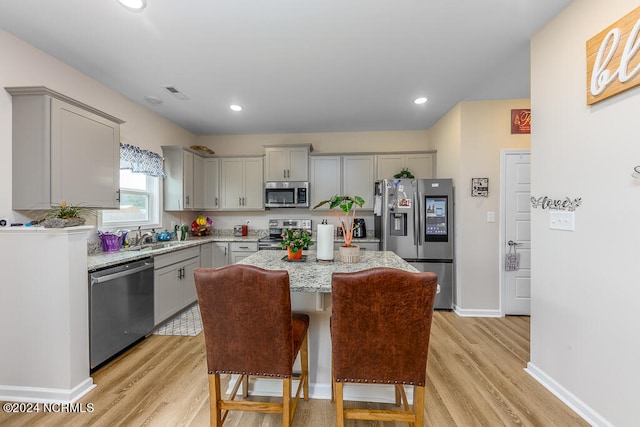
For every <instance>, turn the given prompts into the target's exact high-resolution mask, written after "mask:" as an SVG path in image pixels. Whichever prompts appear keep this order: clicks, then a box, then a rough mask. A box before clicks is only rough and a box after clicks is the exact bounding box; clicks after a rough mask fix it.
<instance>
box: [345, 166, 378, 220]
mask: <svg viewBox="0 0 640 427" xmlns="http://www.w3.org/2000/svg"><path fill="white" fill-rule="evenodd" d="M373 166H374V157H373V156H372V155H349V156H342V194H344V195H345V196H360V197H362V198H363V199H364V205H363V206H362V208H363V209H373V202H374V181H375V177H374V167H373Z"/></svg>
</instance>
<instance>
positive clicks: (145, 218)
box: [99, 169, 160, 228]
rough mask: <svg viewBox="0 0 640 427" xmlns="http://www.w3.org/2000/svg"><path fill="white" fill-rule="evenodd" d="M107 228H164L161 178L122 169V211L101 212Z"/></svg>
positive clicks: (102, 220) (101, 222)
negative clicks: (161, 211)
mask: <svg viewBox="0 0 640 427" xmlns="http://www.w3.org/2000/svg"><path fill="white" fill-rule="evenodd" d="M99 223H100V224H99V225H100V226H101V227H104V228H123V227H138V226H141V227H143V228H152V227H156V228H158V227H160V178H159V177H153V176H147V175H144V174H142V173H134V172H131V170H129V169H121V170H120V209H118V210H103V211H101V215H100V219H99Z"/></svg>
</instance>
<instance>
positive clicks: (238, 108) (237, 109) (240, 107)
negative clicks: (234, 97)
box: [229, 104, 242, 111]
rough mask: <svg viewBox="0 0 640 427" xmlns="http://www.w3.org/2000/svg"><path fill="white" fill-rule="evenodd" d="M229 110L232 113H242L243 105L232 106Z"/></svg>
mask: <svg viewBox="0 0 640 427" xmlns="http://www.w3.org/2000/svg"><path fill="white" fill-rule="evenodd" d="M229 108H230V109H231V110H232V111H242V105H238V104H231V105H229Z"/></svg>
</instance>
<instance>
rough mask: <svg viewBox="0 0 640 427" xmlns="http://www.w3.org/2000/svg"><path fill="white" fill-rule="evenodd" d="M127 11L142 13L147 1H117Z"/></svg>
mask: <svg viewBox="0 0 640 427" xmlns="http://www.w3.org/2000/svg"><path fill="white" fill-rule="evenodd" d="M118 1H119V2H120V4H121V5H123V6H124V7H125V8H126V9H127V10H130V11H131V12H142V10H143V9H144V8H145V7H147V0H118Z"/></svg>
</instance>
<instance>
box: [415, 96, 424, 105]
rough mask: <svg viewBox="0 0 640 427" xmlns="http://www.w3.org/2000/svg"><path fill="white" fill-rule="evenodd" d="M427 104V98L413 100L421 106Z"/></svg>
mask: <svg viewBox="0 0 640 427" xmlns="http://www.w3.org/2000/svg"><path fill="white" fill-rule="evenodd" d="M426 102H427V98H425V97H420V98H416V99H414V100H413V103H414V104H417V105H421V104H424V103H426Z"/></svg>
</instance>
